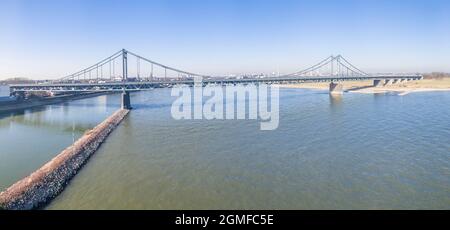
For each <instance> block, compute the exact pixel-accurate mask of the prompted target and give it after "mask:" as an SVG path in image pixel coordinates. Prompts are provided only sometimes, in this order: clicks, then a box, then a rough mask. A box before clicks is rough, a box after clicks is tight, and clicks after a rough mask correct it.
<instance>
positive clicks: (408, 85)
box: [280, 78, 450, 95]
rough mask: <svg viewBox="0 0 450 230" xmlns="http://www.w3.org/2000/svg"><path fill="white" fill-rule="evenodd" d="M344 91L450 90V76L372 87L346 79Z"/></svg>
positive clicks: (307, 86)
mask: <svg viewBox="0 0 450 230" xmlns="http://www.w3.org/2000/svg"><path fill="white" fill-rule="evenodd" d="M342 84H343V88H344V91H346V92H355V93H369V94H372V93H387V92H396V93H398V94H399V95H406V94H409V93H414V92H431V91H450V78H443V79H424V80H420V81H409V82H404V83H400V84H393V85H385V86H381V87H373V81H346V82H342ZM280 87H283V88H302V89H319V90H327V89H328V87H329V83H326V82H321V83H301V84H289V85H281V86H280Z"/></svg>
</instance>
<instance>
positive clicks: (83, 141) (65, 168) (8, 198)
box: [0, 109, 129, 210]
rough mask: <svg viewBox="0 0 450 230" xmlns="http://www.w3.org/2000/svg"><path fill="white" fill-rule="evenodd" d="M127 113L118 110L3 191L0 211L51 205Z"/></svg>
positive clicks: (0, 199) (127, 111) (0, 198)
mask: <svg viewBox="0 0 450 230" xmlns="http://www.w3.org/2000/svg"><path fill="white" fill-rule="evenodd" d="M128 113H129V110H125V109H119V110H118V111H116V112H115V113H114V114H112V115H111V116H109V117H108V118H106V119H105V120H104V121H103V122H101V123H100V124H98V125H97V126H95V127H94V128H93V129H91V130H89V131H87V132H86V133H85V134H84V135H83V136H82V137H80V138H79V139H78V140H77V141H75V143H73V144H72V145H71V146H69V147H67V148H66V149H64V150H63V151H62V152H61V153H59V154H58V155H57V156H56V157H54V158H53V159H51V160H50V161H49V162H47V163H46V164H44V165H43V166H42V167H41V168H39V169H37V170H36V171H35V172H33V173H31V174H30V175H29V176H27V177H25V178H23V179H21V180H19V181H18V182H16V183H14V184H13V185H11V186H10V187H8V188H7V189H6V190H4V191H2V192H1V193H0V210H1V209H8V210H30V209H38V208H41V207H43V206H44V205H46V204H48V203H49V202H50V201H51V200H53V199H54V198H55V197H56V196H57V195H59V194H60V193H61V192H62V191H63V190H64V188H65V187H66V186H67V185H68V184H69V181H70V180H71V179H72V178H73V177H74V176H75V175H76V174H77V173H78V171H79V170H80V169H81V168H82V167H83V165H84V164H86V163H87V161H88V160H89V158H90V157H91V156H92V155H93V154H94V153H95V152H96V151H97V149H98V148H99V147H100V146H101V144H102V143H103V142H104V141H105V140H106V138H107V137H108V135H109V134H110V133H111V132H112V131H113V130H114V129H115V128H116V127H117V126H118V125H119V124H120V122H121V121H122V120H123V119H124V118H125V117H126V116H127V114H128Z"/></svg>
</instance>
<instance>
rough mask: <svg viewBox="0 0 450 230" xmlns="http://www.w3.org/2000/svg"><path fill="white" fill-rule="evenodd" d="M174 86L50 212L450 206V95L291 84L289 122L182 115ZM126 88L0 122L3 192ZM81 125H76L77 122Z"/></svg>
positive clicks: (138, 96) (126, 124) (102, 113)
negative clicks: (271, 125) (176, 114)
mask: <svg viewBox="0 0 450 230" xmlns="http://www.w3.org/2000/svg"><path fill="white" fill-rule="evenodd" d="M174 99H175V98H173V97H170V89H155V90H152V91H146V92H140V93H134V94H132V97H131V101H132V105H133V107H134V110H132V111H131V113H130V114H129V115H128V117H127V118H126V119H125V120H124V121H123V122H122V123H121V124H120V126H119V127H118V128H117V129H116V130H115V131H114V132H113V133H112V134H111V135H110V136H109V137H108V139H107V140H106V142H105V143H104V144H103V145H102V146H101V148H100V149H99V150H98V151H97V153H96V154H95V155H94V156H93V157H92V158H91V159H90V161H89V162H88V163H87V164H86V165H85V166H84V168H83V169H82V170H81V171H80V173H79V174H78V175H77V176H76V177H75V178H74V179H73V180H72V181H71V182H70V184H69V186H68V187H67V188H66V189H65V191H64V192H63V193H62V194H61V195H60V196H58V197H57V198H56V199H55V200H54V201H53V202H52V203H51V204H50V205H49V206H47V208H48V209H422V208H423V209H428V208H430V209H448V208H450V126H449V123H448V120H449V117H450V107H449V105H450V93H447V92H430V93H415V94H409V95H406V96H398V95H395V94H378V95H371V94H356V93H346V94H344V95H343V96H342V97H341V98H333V97H330V96H329V94H328V93H327V92H326V91H313V90H304V89H281V90H280V124H279V127H278V129H276V130H274V131H260V130H259V123H258V122H257V121H255V120H225V121H224V120H220V121H217V120H216V121H211V120H209V121H207V120H174V119H172V117H171V114H170V107H171V103H172V101H173V100H174ZM119 102H120V101H119V95H108V96H101V97H97V98H90V99H84V100H79V101H74V102H69V103H66V104H63V105H51V106H46V107H44V108H41V109H38V110H28V111H26V112H24V113H19V114H15V115H5V116H3V117H1V118H0V146H1V147H0V151H1V152H0V159H1V161H0V186H1V187H0V188H5V187H7V186H8V185H9V184H11V183H12V182H13V181H15V180H17V179H19V178H21V177H23V176H25V175H27V174H28V173H29V172H31V171H32V170H33V169H35V168H38V167H39V166H40V165H42V164H43V163H44V162H45V161H47V160H49V159H50V158H51V157H52V156H54V155H56V154H57V153H59V151H60V150H62V149H63V148H64V147H65V146H67V145H70V144H71V143H72V140H73V138H74V135H75V138H76V137H79V136H80V135H81V134H82V133H83V132H84V131H85V130H86V129H88V128H91V127H93V126H94V125H95V124H97V123H99V122H100V121H101V120H102V119H104V118H105V117H106V116H107V115H108V114H111V113H112V112H113V111H114V110H116V109H117V108H118V107H119ZM74 124H75V128H73V125H74Z"/></svg>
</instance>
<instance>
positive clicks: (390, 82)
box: [384, 79, 394, 85]
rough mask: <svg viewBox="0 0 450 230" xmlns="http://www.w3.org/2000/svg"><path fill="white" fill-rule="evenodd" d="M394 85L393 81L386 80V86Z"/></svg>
mask: <svg viewBox="0 0 450 230" xmlns="http://www.w3.org/2000/svg"><path fill="white" fill-rule="evenodd" d="M393 83H394V80H393V79H387V80H385V83H384V85H392V84H393Z"/></svg>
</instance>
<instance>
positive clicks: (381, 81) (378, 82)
mask: <svg viewBox="0 0 450 230" xmlns="http://www.w3.org/2000/svg"><path fill="white" fill-rule="evenodd" d="M382 85H383V80H373V87H380V86H382Z"/></svg>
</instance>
